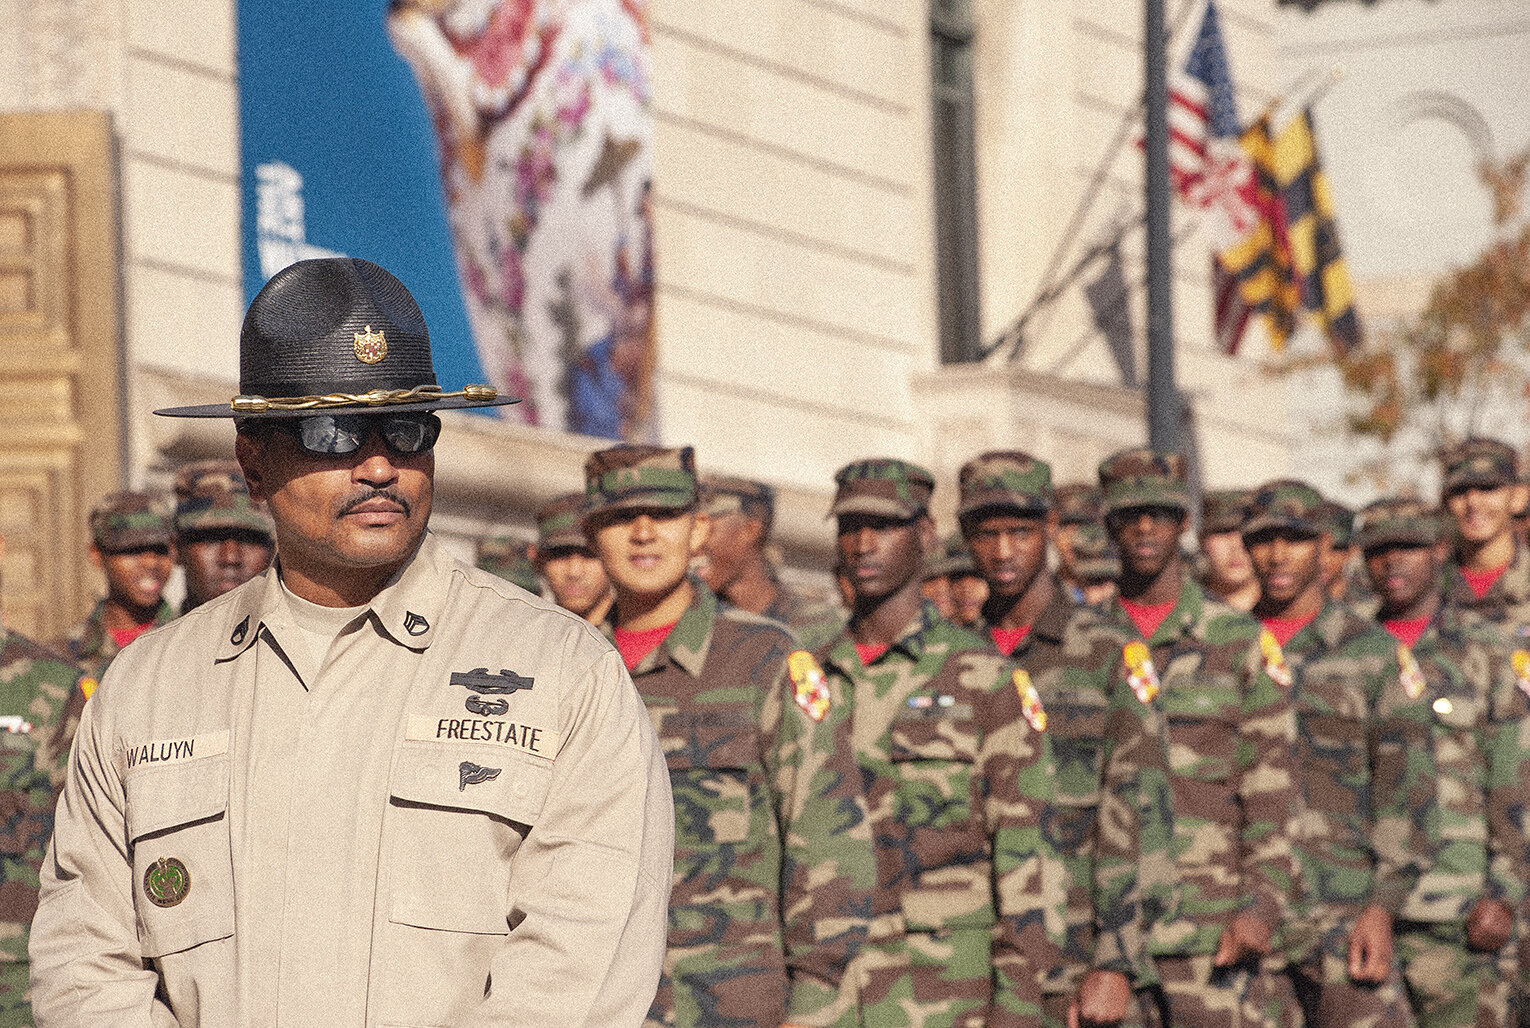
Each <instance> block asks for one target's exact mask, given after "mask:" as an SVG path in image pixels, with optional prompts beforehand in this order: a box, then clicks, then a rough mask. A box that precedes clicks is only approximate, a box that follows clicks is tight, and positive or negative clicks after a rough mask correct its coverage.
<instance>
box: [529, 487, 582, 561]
mask: <svg viewBox="0 0 1530 1028" xmlns="http://www.w3.org/2000/svg"><path fill="white" fill-rule="evenodd" d="M583 516H584V493H564V494H563V495H562V496H558V497H554V498H553V499H551V500H548V501H547V502H546V503H545V504H543V505H542V509H541V510H539V511H537V548H538V549H539V550H542V551H544V552H545V551H547V550H556V549H558V548H559V547H568V546H572V547H574V548H575V549H580V550H586V549H589V546H590V544H589V540H587V539H586V538H585V537H584V526H583V525H582V524H581V520H582V518H583Z"/></svg>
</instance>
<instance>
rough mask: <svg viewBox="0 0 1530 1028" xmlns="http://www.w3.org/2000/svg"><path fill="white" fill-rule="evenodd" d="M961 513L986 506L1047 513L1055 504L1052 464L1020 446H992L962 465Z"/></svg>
mask: <svg viewBox="0 0 1530 1028" xmlns="http://www.w3.org/2000/svg"><path fill="white" fill-rule="evenodd" d="M958 482H959V485H960V488H961V501H960V505H959V506H958V507H957V508H956V514H957V516H958V517H966V516H967V515H968V514H971V513H973V512H975V511H979V510H982V509H984V508H986V507H998V508H1003V509H1006V510H1014V511H1019V512H1020V513H1022V514H1034V515H1041V514H1045V513H1046V512H1047V511H1048V510H1050V509H1051V507H1052V468H1051V466H1050V465H1049V464H1047V462H1046V461H1042V460H1037V459H1036V458H1035V457H1032V456H1031V455H1030V454H1028V453H1021V452H1020V451H1019V450H989V451H988V452H987V453H983V454H980V455H978V456H977V457H974V458H973V459H972V460H969V461H968V462H967V463H965V464H963V465H962V470H961V473H960V476H959V478H958Z"/></svg>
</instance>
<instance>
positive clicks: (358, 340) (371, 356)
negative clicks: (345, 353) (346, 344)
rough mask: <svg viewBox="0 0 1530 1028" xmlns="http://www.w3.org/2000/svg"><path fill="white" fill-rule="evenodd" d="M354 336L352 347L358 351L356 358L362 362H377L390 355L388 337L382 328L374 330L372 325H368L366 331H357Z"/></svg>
mask: <svg viewBox="0 0 1530 1028" xmlns="http://www.w3.org/2000/svg"><path fill="white" fill-rule="evenodd" d="M353 338H354V339H355V342H354V343H353V344H352V349H353V350H355V351H356V359H357V360H359V361H360V362H361V363H363V364H376V363H377V362H378V361H380V360H382V359H383V358H384V357H386V356H388V339H387V336H385V335H384V334H383V332H382V330H381V329H378V330H377V331H376V332H373V331H372V326H371V325H368V326H367V330H366V331H365V332H357V333H355V335H354V337H353Z"/></svg>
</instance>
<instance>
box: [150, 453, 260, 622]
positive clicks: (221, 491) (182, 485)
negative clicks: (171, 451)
mask: <svg viewBox="0 0 1530 1028" xmlns="http://www.w3.org/2000/svg"><path fill="white" fill-rule="evenodd" d="M175 496H176V504H175V553H176V559H177V560H178V561H179V562H180V565H181V567H182V569H183V570H184V571H185V572H186V599H185V600H184V601H183V602H182V603H181V613H182V614H184V613H186V612H187V611H189V610H193V609H195V608H196V607H199V606H201V605H202V604H204V603H206V602H207V601H208V600H215V599H217V598H218V597H219V596H222V595H223V594H224V593H226V592H228V591H229V590H230V589H236V588H238V587H239V586H241V585H243V584H244V583H245V582H248V581H249V580H250V579H252V578H254V577H255V576H256V575H258V574H260V573H261V572H262V571H264V570H265V569H266V566H267V565H268V564H270V563H271V555H272V553H273V552H275V549H276V536H275V531H276V528H275V526H274V525H273V524H272V523H271V515H270V514H268V513H266V510H265V507H264V506H263V505H261V504H257V503H255V502H253V501H252V500H251V499H250V491H249V489H248V488H247V487H246V486H245V484H244V475H243V474H242V473H241V472H240V471H239V464H238V462H236V461H231V460H209V461H197V462H195V463H192V464H188V465H186V466H185V467H183V468H181V469H180V471H179V472H177V473H176V476H175Z"/></svg>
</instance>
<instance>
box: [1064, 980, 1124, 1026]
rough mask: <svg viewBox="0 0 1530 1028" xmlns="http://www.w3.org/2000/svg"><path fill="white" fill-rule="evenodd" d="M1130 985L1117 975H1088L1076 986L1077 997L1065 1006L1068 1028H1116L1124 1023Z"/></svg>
mask: <svg viewBox="0 0 1530 1028" xmlns="http://www.w3.org/2000/svg"><path fill="white" fill-rule="evenodd" d="M1131 1002H1132V984H1131V982H1129V981H1127V980H1126V975H1124V974H1122V973H1121V972H1120V971H1101V970H1098V969H1097V970H1094V971H1090V972H1089V973H1088V974H1086V975H1085V976H1084V980H1083V981H1082V982H1080V983H1079V987H1078V996H1077V997H1076V998H1075V999H1074V1000H1073V1002H1072V1003H1071V1004H1069V1006H1068V1028H1088V1026H1089V1025H1096V1024H1118V1023H1120V1022H1121V1021H1124V1020H1126V1015H1127V1012H1128V1010H1129V1008H1130V1006H1131Z"/></svg>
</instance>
